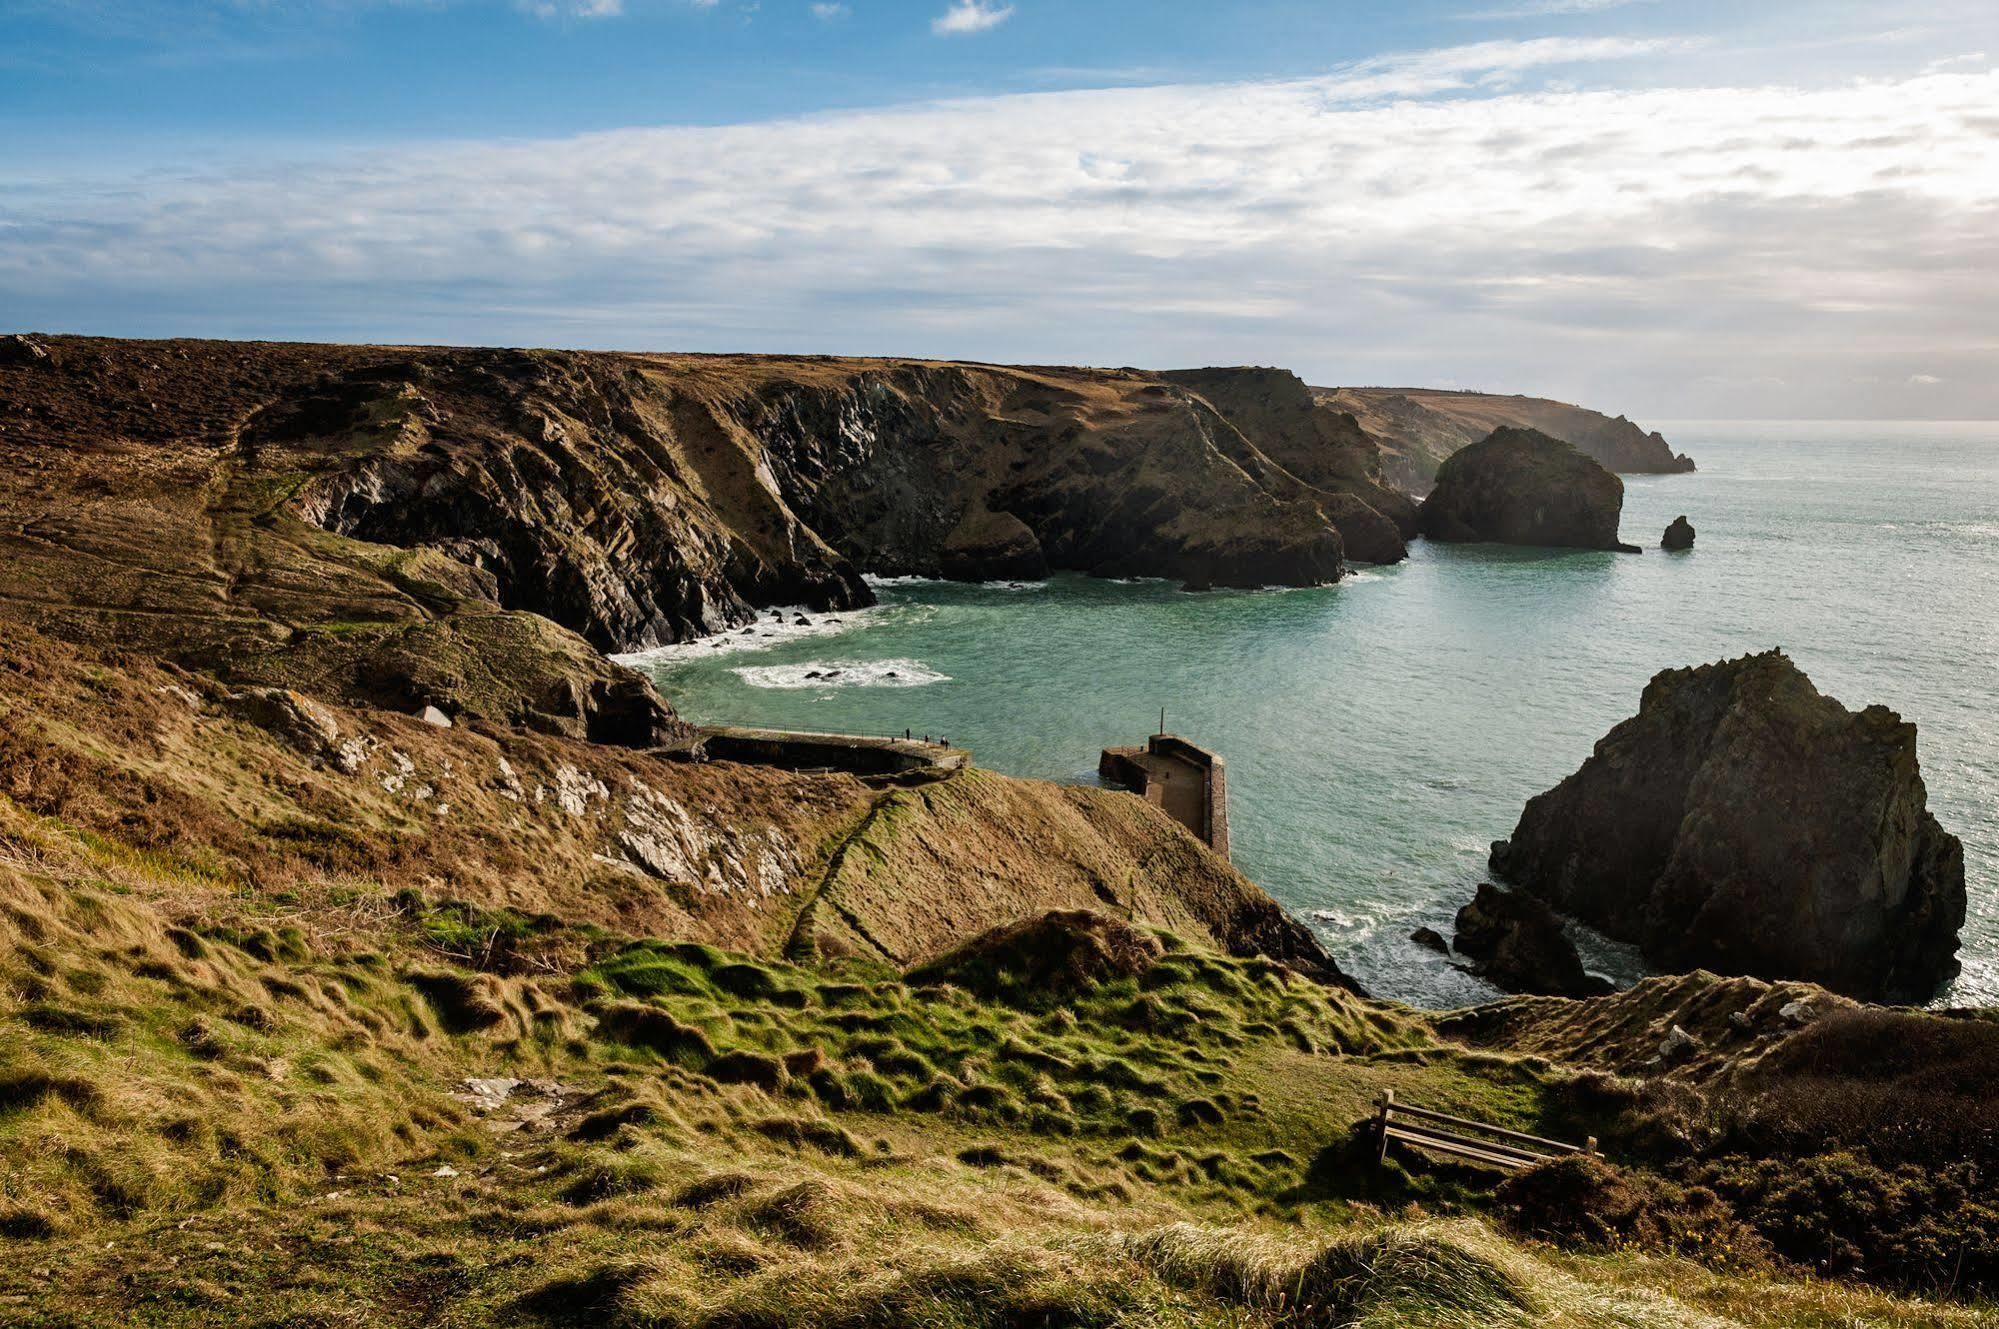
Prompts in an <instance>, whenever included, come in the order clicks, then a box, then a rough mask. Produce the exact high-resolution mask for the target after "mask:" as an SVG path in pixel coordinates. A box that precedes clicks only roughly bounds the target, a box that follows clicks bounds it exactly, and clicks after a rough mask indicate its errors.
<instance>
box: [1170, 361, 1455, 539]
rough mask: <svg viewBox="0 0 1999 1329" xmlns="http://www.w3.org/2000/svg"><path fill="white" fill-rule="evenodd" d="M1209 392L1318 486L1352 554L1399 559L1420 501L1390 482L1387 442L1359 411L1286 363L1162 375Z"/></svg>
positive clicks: (1271, 452) (1247, 432)
mask: <svg viewBox="0 0 1999 1329" xmlns="http://www.w3.org/2000/svg"><path fill="white" fill-rule="evenodd" d="M1160 377H1161V378H1164V379H1166V380H1167V381H1169V382H1172V383H1177V384H1180V385H1181V386H1183V387H1187V388H1191V389H1192V390H1193V391H1195V392H1198V393H1200V394H1201V396H1202V397H1204V398H1206V399H1207V400H1208V402H1210V403H1211V404H1212V405H1213V406H1214V407H1215V409H1216V410H1218V411H1220V412H1221V413H1222V415H1223V416H1224V417H1226V418H1227V419H1228V421H1229V423H1230V424H1232V425H1234V426H1235V427H1236V429H1237V430H1239V431H1240V432H1241V433H1242V435H1243V437H1244V438H1246V439H1255V440H1256V441H1257V444H1258V446H1259V447H1260V448H1261V449H1262V450H1263V452H1264V454H1265V455H1267V456H1268V457H1269V458H1270V459H1271V460H1272V461H1274V462H1276V463H1277V464H1278V465H1279V466H1282V467H1283V468H1284V469H1285V470H1287V471H1289V472H1290V473H1291V474H1292V475H1294V476H1296V477H1298V479H1299V480H1301V481H1303V482H1304V483H1305V484H1306V485H1308V486H1310V487H1311V488H1312V489H1314V490H1317V491H1318V495H1319V498H1318V501H1319V505H1320V507H1321V509H1322V510H1323V511H1324V512H1325V514H1326V515H1327V516H1328V517H1329V518H1331V519H1332V522H1333V524H1334V525H1335V526H1337V527H1338V528H1339V531H1340V538H1341V539H1342V540H1344V541H1345V542H1346V550H1347V556H1348V557H1349V558H1356V559H1359V560H1361V561H1362V562H1365V563H1396V562H1400V561H1401V560H1402V559H1403V558H1404V557H1406V556H1407V554H1408V548H1407V546H1406V545H1405V543H1404V542H1405V541H1406V540H1407V539H1408V538H1409V537H1410V536H1413V535H1415V534H1416V504H1415V502H1414V501H1413V500H1411V499H1410V498H1409V497H1408V496H1407V495H1406V494H1404V493H1402V492H1401V491H1400V490H1397V489H1396V488H1394V487H1393V486H1391V485H1389V484H1387V483H1386V482H1384V481H1383V479H1382V474H1381V447H1380V445H1379V444H1378V443H1377V442H1376V441H1375V440H1374V439H1373V438H1372V437H1370V436H1369V435H1368V434H1367V432H1366V431H1365V430H1363V429H1362V428H1361V427H1360V424H1359V423H1358V422H1357V421H1356V420H1355V419H1354V418H1353V416H1352V415H1350V414H1348V413H1346V412H1344V411H1340V410H1336V409H1334V408H1332V407H1330V406H1327V405H1325V404H1324V403H1322V402H1320V401H1319V400H1317V399H1316V398H1315V397H1314V396H1313V392H1312V389H1311V388H1309V387H1307V386H1306V385H1305V383H1304V382H1303V381H1302V380H1301V379H1299V377H1298V376H1297V375H1296V374H1293V373H1290V372H1289V371H1287V370H1283V369H1256V368H1250V369H1183V370H1174V371H1171V372H1168V373H1164V374H1161V375H1160Z"/></svg>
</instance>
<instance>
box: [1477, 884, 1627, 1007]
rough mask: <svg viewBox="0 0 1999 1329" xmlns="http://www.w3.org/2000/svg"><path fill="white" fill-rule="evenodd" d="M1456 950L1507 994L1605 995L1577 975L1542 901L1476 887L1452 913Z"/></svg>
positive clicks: (1599, 983) (1575, 961)
mask: <svg viewBox="0 0 1999 1329" xmlns="http://www.w3.org/2000/svg"><path fill="white" fill-rule="evenodd" d="M1457 949H1458V953H1459V954H1460V955H1464V956H1467V957H1469V958H1470V959H1473V960H1476V961H1477V962H1478V964H1477V967H1476V968H1475V969H1474V970H1473V972H1475V973H1476V974H1478V975H1479V976H1480V977H1481V978H1484V979H1486V980H1487V981H1488V982H1490V983H1492V984H1494V985H1495V986H1497V987H1501V988H1504V989H1506V990H1507V991H1508V992H1531V993H1536V994H1538V995H1541V996H1550V997H1594V996H1599V995H1601V994H1603V993H1605V992H1609V991H1610V990H1611V988H1610V984H1608V983H1606V982H1604V981H1603V980H1602V979H1600V978H1597V977H1595V976H1594V975H1592V974H1590V973H1588V972H1587V971H1585V970H1584V969H1583V962H1582V957H1581V956H1580V955H1578V954H1577V953H1576V947H1575V943H1574V942H1572V941H1570V940H1569V938H1568V935H1567V934H1566V933H1565V932H1563V930H1562V920H1561V919H1560V918H1557V917H1556V916H1555V912H1554V910H1552V909H1550V908H1548V906H1547V903H1546V902H1545V901H1543V900H1540V899H1538V898H1536V897H1535V896H1532V895H1528V894H1527V893H1526V892H1524V891H1508V890H1502V889H1500V888H1499V887H1497V886H1494V885H1493V884H1492V883H1491V882H1481V883H1479V888H1478V893H1477V894H1476V895H1475V896H1473V897H1472V900H1471V903H1469V904H1467V905H1466V906H1465V907H1464V908H1462V909H1460V910H1458V918H1457Z"/></svg>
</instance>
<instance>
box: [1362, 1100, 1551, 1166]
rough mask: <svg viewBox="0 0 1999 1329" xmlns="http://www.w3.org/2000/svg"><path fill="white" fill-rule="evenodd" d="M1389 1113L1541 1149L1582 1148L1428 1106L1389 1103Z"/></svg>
mask: <svg viewBox="0 0 1999 1329" xmlns="http://www.w3.org/2000/svg"><path fill="white" fill-rule="evenodd" d="M1388 1112H1389V1115H1391V1116H1396V1117H1402V1116H1408V1117H1423V1118H1427V1119H1428V1120H1430V1121H1438V1122H1443V1123H1444V1124H1445V1125H1448V1126H1462V1127H1464V1128H1465V1129H1467V1130H1474V1131H1481V1132H1484V1133H1486V1134H1490V1135H1497V1136H1501V1137H1503V1138H1505V1139H1508V1140H1519V1141H1521V1142H1522V1143H1523V1144H1537V1145H1540V1146H1541V1147H1542V1148H1543V1149H1553V1150H1556V1151H1557V1152H1559V1153H1564V1154H1580V1153H1582V1152H1583V1150H1582V1149H1581V1148H1580V1147H1578V1146H1576V1145H1573V1144H1563V1143H1562V1142H1561V1141H1560V1140H1549V1139H1544V1138H1542V1137H1541V1136H1539V1135H1529V1134H1527V1133H1526V1132H1525V1131H1512V1130H1508V1129H1507V1128H1506V1127H1504V1126H1491V1125H1487V1124H1486V1123H1485V1122H1482V1121H1472V1120H1471V1119H1469V1118H1467V1117H1454V1116H1452V1115H1451V1114H1450V1113H1448V1112H1434V1111H1432V1110H1431V1109H1429V1108H1420V1107H1413V1106H1411V1105H1410V1104H1408V1103H1391V1104H1390V1105H1389V1107H1388Z"/></svg>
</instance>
